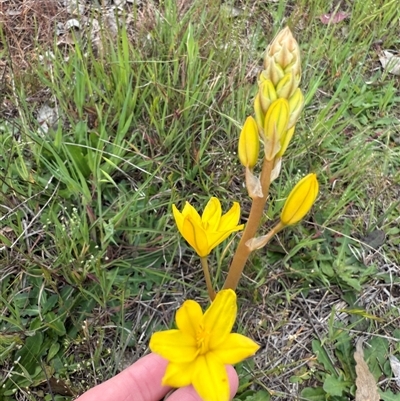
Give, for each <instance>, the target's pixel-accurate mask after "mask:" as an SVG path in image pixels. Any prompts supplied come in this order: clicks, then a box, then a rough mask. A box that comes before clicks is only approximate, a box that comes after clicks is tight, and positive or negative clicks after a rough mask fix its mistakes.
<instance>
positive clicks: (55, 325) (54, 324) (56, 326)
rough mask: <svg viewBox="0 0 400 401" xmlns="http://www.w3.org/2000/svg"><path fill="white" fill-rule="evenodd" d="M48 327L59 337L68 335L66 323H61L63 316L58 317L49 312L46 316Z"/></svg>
mask: <svg viewBox="0 0 400 401" xmlns="http://www.w3.org/2000/svg"><path fill="white" fill-rule="evenodd" d="M45 321H46V322H47V326H48V327H50V328H52V329H53V330H54V331H55V333H56V334H57V335H59V336H64V335H65V333H66V330H65V326H64V323H63V322H62V321H61V316H56V314H55V313H54V312H49V313H47V314H46V316H45Z"/></svg>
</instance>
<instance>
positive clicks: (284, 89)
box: [276, 72, 298, 99]
mask: <svg viewBox="0 0 400 401" xmlns="http://www.w3.org/2000/svg"><path fill="white" fill-rule="evenodd" d="M297 86H298V82H296V80H295V77H294V75H293V72H288V73H287V74H285V76H284V77H283V78H282V79H281V80H280V81H279V82H278V84H277V85H276V93H277V95H278V97H284V98H285V99H289V98H290V97H291V96H292V94H293V92H294V91H295V90H296V89H297Z"/></svg>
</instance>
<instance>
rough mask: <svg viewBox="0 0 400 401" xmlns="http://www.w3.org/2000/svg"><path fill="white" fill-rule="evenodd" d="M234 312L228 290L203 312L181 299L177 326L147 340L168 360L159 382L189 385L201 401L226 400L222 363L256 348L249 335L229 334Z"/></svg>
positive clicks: (245, 356)
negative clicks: (181, 303) (182, 301)
mask: <svg viewBox="0 0 400 401" xmlns="http://www.w3.org/2000/svg"><path fill="white" fill-rule="evenodd" d="M236 312H237V305H236V294H235V292H234V291H233V290H230V289H228V290H222V291H220V292H219V293H218V294H217V296H216V298H215V300H214V301H213V302H212V304H211V306H210V307H209V308H208V309H207V311H206V312H205V313H204V314H203V312H202V310H201V307H200V305H199V304H198V303H197V302H195V301H192V300H188V301H185V302H184V303H183V305H182V306H181V307H180V308H179V309H178V311H177V312H176V317H175V319H176V325H177V327H178V329H175V330H166V331H161V332H157V333H154V334H153V335H152V336H151V339H150V349H151V351H152V352H154V353H156V354H158V355H160V356H161V357H163V358H165V359H167V360H168V361H169V364H168V366H167V369H166V371H165V375H164V377H163V379H162V384H163V385H164V386H171V387H184V386H188V385H190V384H192V385H193V387H194V388H195V390H196V391H197V393H198V394H199V396H200V397H201V398H202V399H203V400H204V401H228V400H229V382H228V376H227V373H226V369H225V365H232V364H235V363H238V362H240V361H242V360H243V359H245V358H248V357H249V356H251V355H253V354H254V353H255V352H256V351H257V350H258V349H259V346H258V344H256V343H255V342H254V341H253V340H251V339H250V338H247V337H245V336H243V335H241V334H237V333H231V330H232V326H233V324H234V323H235V319H236Z"/></svg>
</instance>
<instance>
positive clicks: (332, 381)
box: [323, 375, 350, 396]
mask: <svg viewBox="0 0 400 401" xmlns="http://www.w3.org/2000/svg"><path fill="white" fill-rule="evenodd" d="M349 387H350V382H345V381H343V380H342V379H341V378H340V377H336V376H331V375H329V376H327V377H326V379H325V382H324V386H323V388H324V390H325V391H326V392H327V393H328V394H329V395H332V396H341V395H342V394H343V391H346V390H348V389H349Z"/></svg>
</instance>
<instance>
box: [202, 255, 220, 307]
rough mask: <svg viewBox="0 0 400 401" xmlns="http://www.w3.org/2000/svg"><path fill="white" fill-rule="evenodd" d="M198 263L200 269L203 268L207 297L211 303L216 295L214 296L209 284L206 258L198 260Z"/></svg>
mask: <svg viewBox="0 0 400 401" xmlns="http://www.w3.org/2000/svg"><path fill="white" fill-rule="evenodd" d="M200 261H201V267H202V268H203V273H204V278H205V279H206V285H207V291H208V296H209V297H210V299H211V301H214V298H215V295H216V294H215V291H214V289H213V286H212V283H211V278H210V270H209V268H208V261H207V256H206V257H204V258H200Z"/></svg>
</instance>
